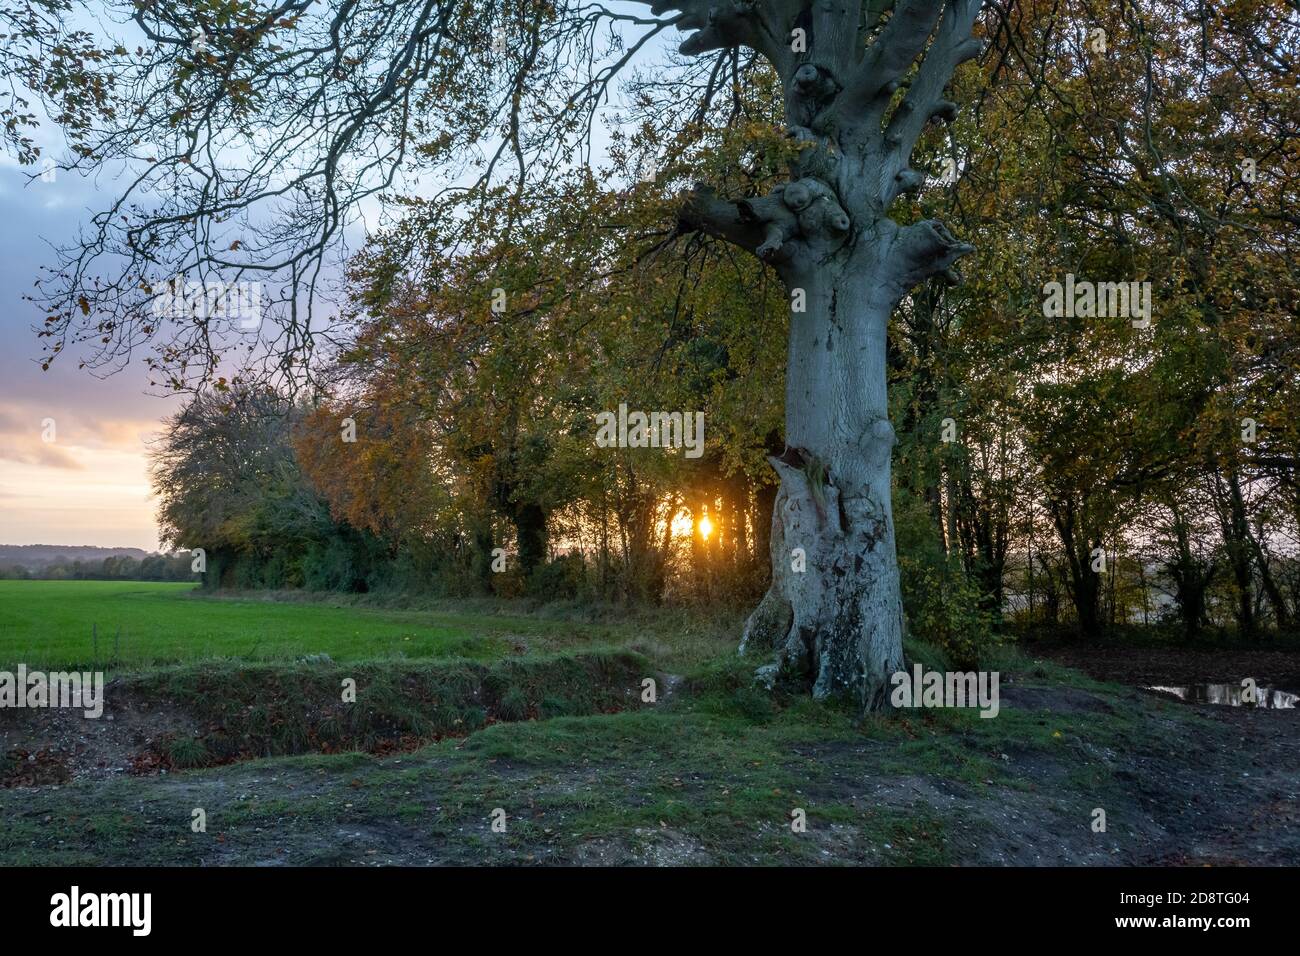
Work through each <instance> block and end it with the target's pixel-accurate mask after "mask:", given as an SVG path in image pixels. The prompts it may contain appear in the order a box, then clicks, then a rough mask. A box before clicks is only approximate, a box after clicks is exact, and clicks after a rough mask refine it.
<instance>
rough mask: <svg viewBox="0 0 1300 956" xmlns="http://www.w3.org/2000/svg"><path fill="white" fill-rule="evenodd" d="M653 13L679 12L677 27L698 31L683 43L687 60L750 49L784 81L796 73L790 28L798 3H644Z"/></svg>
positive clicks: (694, 0)
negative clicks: (688, 57)
mask: <svg viewBox="0 0 1300 956" xmlns="http://www.w3.org/2000/svg"><path fill="white" fill-rule="evenodd" d="M642 2H647V3H649V4H650V9H651V12H653V13H654V14H655V15H656V16H662V15H663V14H665V13H668V12H669V11H672V10H680V11H681V13H680V14H679V15H678V17H677V18H676V20H675V21H674V22H675V25H676V26H677V28H678V29H679V30H695V31H696V32H695V33H693V34H692V35H691V36H689V37H687V38H686V40H685V42H683V43H682V46H681V52H682V54H683V55H685V56H698V55H699V54H701V53H707V52H708V51H710V50H734V49H738V48H740V47H748V48H749V49H751V50H754V51H756V52H758V53H760V54H762V55H763V56H764V57H765V58H766V59H767V60H768V62H770V63H771V64H772V66H773V67H774V68H775V69H776V72H777V74H778V75H779V76H780V77H781V79H782V80H788V79H789V77H790V74H791V73H792V72H793V71H794V69H795V54H794V52H793V50H792V49H791V43H790V26H791V23H792V22H793V20H794V17H795V14H796V12H797V10H798V7H799V4H798V3H797V2H796V0H642Z"/></svg>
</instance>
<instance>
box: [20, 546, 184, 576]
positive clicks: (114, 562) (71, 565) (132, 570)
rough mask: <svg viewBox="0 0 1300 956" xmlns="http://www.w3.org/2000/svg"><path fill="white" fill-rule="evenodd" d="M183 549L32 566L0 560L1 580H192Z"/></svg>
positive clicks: (57, 561)
mask: <svg viewBox="0 0 1300 956" xmlns="http://www.w3.org/2000/svg"><path fill="white" fill-rule="evenodd" d="M191 561H192V558H191V556H190V555H189V554H187V553H178V554H150V555H148V556H146V557H144V558H133V557H131V556H130V555H112V556H110V557H107V558H102V559H100V560H97V561H96V560H80V559H77V560H70V561H60V560H56V561H53V562H42V563H40V564H37V565H34V566H32V567H27V566H25V565H22V564H16V563H13V562H4V563H0V580H4V581H194V580H195V575H194V573H193V571H191V570H190V564H191Z"/></svg>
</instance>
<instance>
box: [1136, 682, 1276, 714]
mask: <svg viewBox="0 0 1300 956" xmlns="http://www.w3.org/2000/svg"><path fill="white" fill-rule="evenodd" d="M1147 690H1154V691H1156V692H1158V693H1161V694H1172V695H1173V696H1174V697H1177V698H1178V699H1179V700H1185V701H1187V702H1188V703H1192V704H1217V705H1219V706H1222V707H1262V708H1263V709H1264V710H1294V709H1295V708H1296V707H1297V705H1300V694H1293V693H1291V692H1290V691H1285V690H1275V689H1273V688H1272V687H1258V686H1257V687H1255V688H1254V689H1253V694H1254V696H1255V700H1253V701H1249V700H1243V699H1242V698H1243V696H1245V694H1246V688H1244V687H1242V686H1241V685H1240V684H1192V685H1190V686H1186V687H1158V686H1157V687H1148V688H1147Z"/></svg>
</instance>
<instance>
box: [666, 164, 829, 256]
mask: <svg viewBox="0 0 1300 956" xmlns="http://www.w3.org/2000/svg"><path fill="white" fill-rule="evenodd" d="M850 225H851V222H850V220H849V216H848V213H846V212H845V211H844V209H843V208H842V207H841V206H840V204H839V201H838V200H837V199H836V198H835V193H834V191H833V190H831V188H830V187H829V186H827V185H826V184H825V183H823V182H821V181H820V180H818V179H812V178H807V179H798V180H795V181H794V182H792V183H786V184H784V185H781V186H777V187H776V189H774V190H772V192H771V193H770V194H768V195H766V196H759V197H757V198H754V199H742V200H739V201H737V202H727V201H725V200H721V199H718V198H717V194H716V193H715V192H714V191H713V190H712V189H711V188H709V187H708V186H705V185H703V184H699V185H697V186H696V187H695V190H694V191H693V192H692V193H691V194H690V196H689V197H688V199H687V201H686V202H685V204H684V205H683V207H682V212H681V215H680V218H679V223H678V228H679V229H680V230H681V231H683V232H704V233H707V234H709V235H712V236H717V237H719V238H722V239H726V240H727V241H728V242H731V243H734V244H735V245H737V246H740V247H741V248H743V249H748V250H749V251H750V252H752V253H754V255H756V256H758V257H759V258H760V259H762V260H763V261H764V262H767V263H771V264H773V265H781V264H785V263H790V262H793V261H794V260H795V259H796V258H797V257H798V256H799V255H800V254H801V253H804V254H823V253H825V252H827V251H830V250H832V249H834V248H836V247H838V246H839V245H841V244H842V243H843V241H844V239H845V237H846V236H847V235H848V232H849V227H850Z"/></svg>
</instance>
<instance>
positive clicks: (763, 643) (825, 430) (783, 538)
mask: <svg viewBox="0 0 1300 956" xmlns="http://www.w3.org/2000/svg"><path fill="white" fill-rule="evenodd" d="M873 252H874V250H873V249H872V247H871V246H866V247H861V246H860V247H859V248H858V249H857V250H856V251H855V253H854V255H853V257H851V258H850V259H848V260H846V261H845V263H844V264H843V265H842V266H841V267H839V268H834V269H831V268H827V269H823V270H821V271H820V273H813V274H811V275H809V276H808V277H807V279H806V284H805V285H804V286H802V288H804V290H805V292H806V294H807V311H806V312H804V313H802V314H800V313H796V314H794V315H793V316H792V318H791V330H790V350H789V359H788V368H787V371H786V422H787V438H786V442H787V448H786V452H785V454H784V455H782V456H781V457H779V458H773V459H771V461H772V464H773V466H774V467H775V468H776V470H777V473H778V474H779V475H780V478H781V486H780V490H779V492H778V494H777V499H776V505H775V507H774V509H773V514H772V536H771V554H772V569H773V576H772V584H771V587H770V589H769V591H768V593H767V595H766V597H765V598H764V599H763V602H762V604H760V605H759V607H758V608H757V609H756V610H755V611H754V613H753V614H752V615H751V616H750V619H749V621H748V623H747V625H746V627H745V633H744V637H743V640H742V644H741V652H742V653H752V652H755V651H759V650H767V649H775V651H776V661H775V662H774V668H773V670H774V674H775V676H778V677H779V678H780V679H782V680H783V681H787V682H798V683H805V684H807V685H809V686H811V689H812V692H813V695H814V696H815V697H818V698H824V697H848V698H851V699H853V700H854V701H856V703H857V704H858V705H859V706H861V707H863V708H867V709H877V708H879V707H881V706H882V705H883V702H884V700H885V697H886V694H887V691H888V688H889V677H890V675H891V674H893V673H894V672H895V671H898V670H901V669H902V667H903V645H902V638H903V608H902V600H901V597H900V594H899V585H898V560H897V556H896V554H895V550H894V522H893V515H892V513H891V510H890V456H891V452H892V449H893V446H894V430H893V428H892V427H891V426H890V424H889V417H888V403H887V398H886V393H885V381H886V380H885V343H886V332H887V329H888V323H889V314H890V312H891V310H892V308H893V302H892V301H891V300H890V297H889V293H888V291H886V290H887V288H888V284H887V283H882V282H881V281H880V280H879V278H878V276H879V272H878V271H877V270H874V269H872V268H870V267H871V266H872V265H876V264H878V261H879V260H878V259H875V260H874V261H873V256H872V253H873ZM799 549H802V554H801V553H800V551H799ZM800 566H802V567H803V568H804V570H799V569H798V568H799V567H800Z"/></svg>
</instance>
